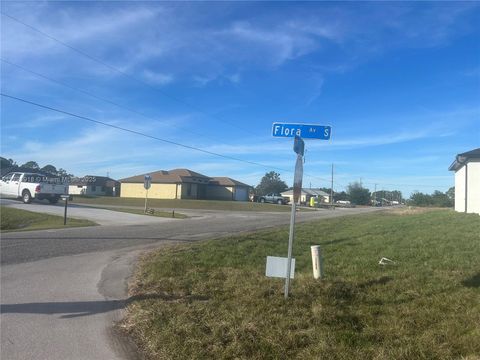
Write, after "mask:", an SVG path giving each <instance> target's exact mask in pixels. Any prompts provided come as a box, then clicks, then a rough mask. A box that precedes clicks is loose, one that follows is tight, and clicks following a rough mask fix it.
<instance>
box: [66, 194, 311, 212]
mask: <svg viewBox="0 0 480 360" xmlns="http://www.w3.org/2000/svg"><path fill="white" fill-rule="evenodd" d="M72 202H73V203H79V204H90V205H113V206H138V207H143V206H144V204H145V199H142V198H120V197H110V196H98V197H84V196H76V195H74V196H73V201H72ZM148 207H150V208H157V209H192V210H226V211H266V212H285V211H290V206H288V205H277V204H261V203H255V202H249V201H223V200H180V199H172V200H169V199H148ZM302 210H304V209H302ZM305 210H309V209H305Z"/></svg>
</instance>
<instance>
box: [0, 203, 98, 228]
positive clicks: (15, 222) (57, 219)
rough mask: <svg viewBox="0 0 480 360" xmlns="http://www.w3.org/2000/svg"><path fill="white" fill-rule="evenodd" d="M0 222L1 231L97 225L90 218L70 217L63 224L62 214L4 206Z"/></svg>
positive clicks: (0, 208) (1, 210) (1, 209)
mask: <svg viewBox="0 0 480 360" xmlns="http://www.w3.org/2000/svg"><path fill="white" fill-rule="evenodd" d="M0 223H1V230H2V232H8V231H26V230H46V229H58V228H65V227H80V226H93V225H97V224H96V223H94V222H93V221H90V220H82V219H72V218H67V225H63V217H62V216H56V215H48V214H42V213H37V212H32V211H27V210H21V209H15V208H11V207H6V206H1V207H0Z"/></svg>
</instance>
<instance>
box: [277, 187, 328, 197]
mask: <svg viewBox="0 0 480 360" xmlns="http://www.w3.org/2000/svg"><path fill="white" fill-rule="evenodd" d="M282 195H293V189H292V190H287V191H284V192H282ZM302 195H311V196H330V195H329V194H327V193H326V192H325V191H322V190H320V189H306V188H302Z"/></svg>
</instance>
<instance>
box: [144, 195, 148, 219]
mask: <svg viewBox="0 0 480 360" xmlns="http://www.w3.org/2000/svg"><path fill="white" fill-rule="evenodd" d="M147 199H148V189H147V190H146V192H145V210H144V213H145V214H146V213H147Z"/></svg>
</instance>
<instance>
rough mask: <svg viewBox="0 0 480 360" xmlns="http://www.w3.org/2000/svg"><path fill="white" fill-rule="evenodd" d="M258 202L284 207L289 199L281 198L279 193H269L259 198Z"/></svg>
mask: <svg viewBox="0 0 480 360" xmlns="http://www.w3.org/2000/svg"><path fill="white" fill-rule="evenodd" d="M258 201H259V202H261V203H272V204H279V205H285V204H287V203H288V202H289V201H290V199H289V198H288V197H286V196H282V195H281V194H279V193H269V194H267V195H262V196H260V197H259V198H258Z"/></svg>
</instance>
